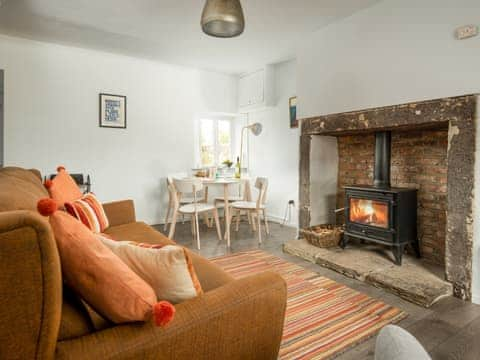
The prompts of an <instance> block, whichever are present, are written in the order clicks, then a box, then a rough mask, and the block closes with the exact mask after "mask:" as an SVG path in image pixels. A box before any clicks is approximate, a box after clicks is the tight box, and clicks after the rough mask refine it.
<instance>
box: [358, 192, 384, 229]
mask: <svg viewBox="0 0 480 360" xmlns="http://www.w3.org/2000/svg"><path fill="white" fill-rule="evenodd" d="M348 208H349V212H348V216H349V219H348V220H349V222H353V223H357V224H362V225H368V226H375V227H379V228H383V229H389V228H390V206H389V203H388V202H387V201H382V200H374V199H365V198H359V197H353V196H352V197H350V198H349V204H348Z"/></svg>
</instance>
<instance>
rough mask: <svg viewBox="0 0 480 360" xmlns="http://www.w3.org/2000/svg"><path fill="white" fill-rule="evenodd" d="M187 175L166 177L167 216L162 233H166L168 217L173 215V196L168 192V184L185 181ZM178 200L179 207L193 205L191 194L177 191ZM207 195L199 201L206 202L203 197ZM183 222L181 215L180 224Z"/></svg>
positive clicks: (183, 173) (182, 173)
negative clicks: (180, 180) (174, 180)
mask: <svg viewBox="0 0 480 360" xmlns="http://www.w3.org/2000/svg"><path fill="white" fill-rule="evenodd" d="M187 177H188V175H187V173H186V172H180V173H175V174H170V175H168V176H167V190H168V207H167V214H166V215H165V225H164V228H163V229H164V231H167V227H168V225H169V223H170V221H169V219H170V215H171V214H172V213H173V196H172V193H171V191H170V184H172V183H173V179H185V178H187ZM177 195H178V199H179V202H180V205H186V204H191V203H193V194H191V193H190V192H188V193H185V194H184V193H181V192H178V191H177ZM206 196H207V195H204V196H203V198H204V199H203V200H201V201H206V199H205V197H206ZM184 222H185V216H184V215H182V223H184Z"/></svg>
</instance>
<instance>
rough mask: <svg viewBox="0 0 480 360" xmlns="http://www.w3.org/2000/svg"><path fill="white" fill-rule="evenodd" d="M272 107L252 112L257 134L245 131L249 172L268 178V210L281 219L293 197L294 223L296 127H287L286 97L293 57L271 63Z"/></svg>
mask: <svg viewBox="0 0 480 360" xmlns="http://www.w3.org/2000/svg"><path fill="white" fill-rule="evenodd" d="M274 72H275V99H276V101H275V104H276V105H275V107H272V108H269V109H266V110H263V111H258V112H252V113H250V114H249V117H248V121H249V122H250V123H254V122H260V123H261V124H262V125H263V132H262V134H261V135H260V136H258V137H255V136H252V135H249V160H250V173H251V174H252V175H253V176H254V177H255V176H266V177H268V178H269V187H268V212H269V216H270V217H271V218H272V219H273V220H276V221H281V220H282V219H283V217H284V215H285V208H286V205H287V203H288V201H289V200H294V201H295V210H294V211H292V219H291V225H295V224H297V223H298V215H297V209H298V166H299V146H300V145H299V129H291V128H290V121H289V105H288V99H289V98H290V97H292V96H295V95H296V64H295V62H294V61H289V62H284V63H281V64H277V65H275V69H274Z"/></svg>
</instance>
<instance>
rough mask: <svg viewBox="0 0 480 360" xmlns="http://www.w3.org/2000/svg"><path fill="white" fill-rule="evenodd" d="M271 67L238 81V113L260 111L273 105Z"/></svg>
mask: <svg viewBox="0 0 480 360" xmlns="http://www.w3.org/2000/svg"><path fill="white" fill-rule="evenodd" d="M274 75H275V74H274V69H273V66H270V65H269V66H266V67H265V68H263V69H261V70H257V71H254V72H251V73H248V74H245V75H241V76H240V79H239V81H238V107H239V112H250V111H255V110H261V109H263V108H266V107H270V106H274V105H275V94H274V91H275V88H274V86H275V84H274Z"/></svg>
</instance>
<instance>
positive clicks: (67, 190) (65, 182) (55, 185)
mask: <svg viewBox="0 0 480 360" xmlns="http://www.w3.org/2000/svg"><path fill="white" fill-rule="evenodd" d="M45 187H46V188H47V190H48V193H49V194H50V197H51V198H52V199H53V200H55V202H56V203H57V205H58V206H59V207H62V208H63V206H64V204H65V203H66V202H71V201H74V200H77V199H80V198H81V197H82V192H81V191H80V189H79V187H78V185H77V184H76V182H75V180H73V178H72V177H71V176H70V174H69V173H68V172H67V170H65V168H64V167H63V166H59V167H58V168H57V175H56V176H55V177H54V178H53V179H52V180H47V181H45Z"/></svg>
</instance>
